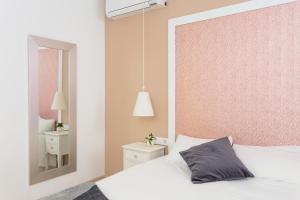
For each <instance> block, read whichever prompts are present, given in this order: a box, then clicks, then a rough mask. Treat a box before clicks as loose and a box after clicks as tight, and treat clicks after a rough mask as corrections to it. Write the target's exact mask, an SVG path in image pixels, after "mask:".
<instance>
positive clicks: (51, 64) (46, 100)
mask: <svg viewBox="0 0 300 200" xmlns="http://www.w3.org/2000/svg"><path fill="white" fill-rule="evenodd" d="M57 88H58V50H56V49H40V50H39V114H40V116H41V117H42V118H45V119H56V120H57V111H53V110H51V105H52V101H53V97H54V94H55V92H56V91H57Z"/></svg>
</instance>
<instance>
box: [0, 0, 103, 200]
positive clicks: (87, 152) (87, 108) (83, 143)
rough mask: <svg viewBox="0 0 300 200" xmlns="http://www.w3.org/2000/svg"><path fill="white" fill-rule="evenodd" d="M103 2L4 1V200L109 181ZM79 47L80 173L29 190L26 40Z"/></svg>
mask: <svg viewBox="0 0 300 200" xmlns="http://www.w3.org/2000/svg"><path fill="white" fill-rule="evenodd" d="M103 8H104V0H0V27H1V28H0V91H1V96H0V97H1V98H0V199H5V200H10V199H17V200H20V199H22V200H27V199H36V198H39V197H42V196H45V195H48V194H51V193H53V192H57V191H60V190H62V189H65V188H67V187H70V186H73V185H76V184H79V183H81V182H84V181H88V180H90V179H94V178H96V177H100V176H102V175H104V83H105V82H104V28H105V23H104V9H103ZM28 34H33V35H37V36H42V37H48V38H53V39H58V40H63V41H68V42H72V43H76V44H77V45H78V78H77V84H78V106H77V114H78V127H77V130H78V133H77V134H78V135H77V158H78V161H77V171H76V172H75V173H71V174H68V175H64V176H61V177H58V178H55V179H52V180H49V181H46V182H43V183H40V184H36V185H34V186H29V184H28V183H29V174H28V171H29V161H28V123H27V122H28V116H27V113H28V96H27V94H28V87H27V82H28V80H27V79H28V74H27V73H28V65H27V63H28V59H27V36H28Z"/></svg>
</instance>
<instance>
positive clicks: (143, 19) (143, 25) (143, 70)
mask: <svg viewBox="0 0 300 200" xmlns="http://www.w3.org/2000/svg"><path fill="white" fill-rule="evenodd" d="M142 27H143V37H142V39H143V42H142V45H143V50H142V51H143V69H142V73H143V91H145V89H146V88H145V9H144V8H143V18H142Z"/></svg>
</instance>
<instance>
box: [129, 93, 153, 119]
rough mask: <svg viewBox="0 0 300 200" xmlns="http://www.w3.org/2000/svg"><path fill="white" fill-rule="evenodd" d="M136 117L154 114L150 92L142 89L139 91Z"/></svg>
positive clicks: (134, 113) (135, 111) (134, 112)
mask: <svg viewBox="0 0 300 200" xmlns="http://www.w3.org/2000/svg"><path fill="white" fill-rule="evenodd" d="M133 116H135V117H152V116H154V112H153V108H152V104H151V99H150V95H149V92H146V91H142V92H139V93H138V96H137V99H136V103H135V107H134V110H133Z"/></svg>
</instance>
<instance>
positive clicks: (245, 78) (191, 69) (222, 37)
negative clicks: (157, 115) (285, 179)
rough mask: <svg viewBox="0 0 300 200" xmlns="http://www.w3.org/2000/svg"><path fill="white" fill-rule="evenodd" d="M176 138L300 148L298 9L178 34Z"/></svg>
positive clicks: (196, 26)
mask: <svg viewBox="0 0 300 200" xmlns="http://www.w3.org/2000/svg"><path fill="white" fill-rule="evenodd" d="M176 132H177V133H182V134H186V135H191V136H198V137H203V138H216V137H221V136H224V135H232V136H233V137H234V139H235V142H237V143H240V144H252V145H283V144H298V145H300V2H299V1H298V2H295V3H290V4H285V5H281V6H276V7H271V8H266V9H260V10H256V11H251V12H245V13H242V14H236V15H231V16H226V17H221V18H216V19H212V20H206V21H202V22H197V23H192V24H188V25H183V26H180V27H178V28H177V29H176Z"/></svg>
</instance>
